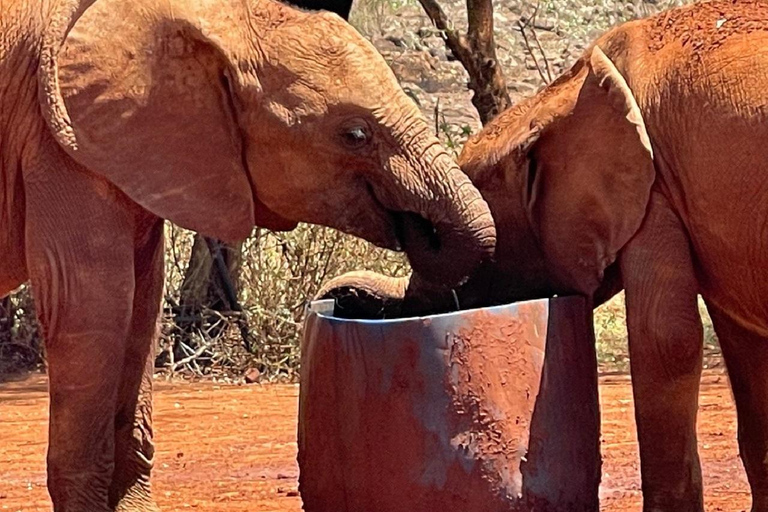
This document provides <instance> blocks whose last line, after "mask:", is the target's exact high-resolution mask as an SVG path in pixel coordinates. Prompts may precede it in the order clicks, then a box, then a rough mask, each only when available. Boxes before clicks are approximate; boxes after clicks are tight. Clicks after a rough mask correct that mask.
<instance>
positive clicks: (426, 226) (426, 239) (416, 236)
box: [389, 211, 441, 252]
mask: <svg viewBox="0 0 768 512" xmlns="http://www.w3.org/2000/svg"><path fill="white" fill-rule="evenodd" d="M389 213H390V216H391V217H392V224H393V225H394V227H395V237H396V238H397V241H398V242H399V243H400V246H401V247H407V248H410V247H414V246H419V248H420V249H423V250H428V251H431V252H438V251H440V247H441V242H440V236H439V235H438V233H437V228H436V227H435V225H434V224H432V222H430V221H429V220H428V219H425V218H424V217H422V216H421V215H419V214H417V213H412V212H394V211H390V212H389Z"/></svg>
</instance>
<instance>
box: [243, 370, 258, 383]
mask: <svg viewBox="0 0 768 512" xmlns="http://www.w3.org/2000/svg"><path fill="white" fill-rule="evenodd" d="M260 376H261V372H260V371H259V370H257V369H256V368H251V369H250V370H248V371H247V372H245V383H246V384H255V383H256V382H259V377H260Z"/></svg>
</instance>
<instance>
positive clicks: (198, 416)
mask: <svg viewBox="0 0 768 512" xmlns="http://www.w3.org/2000/svg"><path fill="white" fill-rule="evenodd" d="M157 388H158V392H157V394H156V400H155V405H156V432H157V448H158V454H157V467H156V470H155V473H154V482H155V491H156V495H157V499H158V502H159V504H160V506H161V508H162V510H164V511H168V512H170V511H183V510H188V509H197V510H205V511H206V512H218V511H220V512H225V511H226V512H246V511H247V512H253V511H260V512H267V511H273V512H299V511H300V510H301V500H300V497H299V496H298V492H297V478H298V468H297V466H296V416H297V397H298V386H296V385H263V386H261V385H251V386H235V385H217V384H213V383H195V384H190V383H186V382H182V383H170V384H169V383H165V382H159V383H158V386H157ZM601 403H602V415H603V441H602V444H603V459H604V462H603V486H602V491H601V495H602V499H601V502H602V510H603V511H610V512H619V511H621V512H624V511H627V510H629V511H632V510H638V511H639V510H640V498H641V495H640V491H639V489H640V485H639V474H638V459H637V444H636V438H635V430H634V421H633V419H632V414H633V413H632V400H631V390H630V387H629V380H628V379H627V378H626V377H607V378H606V377H604V378H602V379H601ZM47 407H48V398H47V395H46V383H45V380H44V378H43V377H41V376H39V375H35V376H32V377H29V378H27V379H24V380H20V381H17V382H11V383H6V384H0V424H1V425H2V441H1V442H0V511H6V510H7V511H12V512H16V511H23V512H47V511H50V510H51V506H50V502H49V499H48V494H47V491H46V488H45V447H46V431H47V417H48V412H47ZM700 411H701V412H700V417H699V418H700V419H699V448H700V453H701V457H702V461H703V467H704V484H705V486H706V507H707V508H706V510H707V511H709V512H712V511H727V512H735V511H743V510H748V507H749V494H748V488H747V484H746V477H745V475H744V471H743V469H742V467H741V464H740V462H739V459H738V453H737V448H736V432H735V430H736V422H735V413H734V408H733V403H732V400H731V394H730V391H729V389H728V384H727V378H726V377H725V376H724V375H722V374H718V373H714V372H709V373H708V374H707V376H706V377H705V379H704V384H703V385H702V397H701V407H700Z"/></svg>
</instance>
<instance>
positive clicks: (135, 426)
mask: <svg viewBox="0 0 768 512" xmlns="http://www.w3.org/2000/svg"><path fill="white" fill-rule="evenodd" d="M137 238H138V239H140V240H142V241H143V243H142V244H141V245H140V246H139V247H138V248H137V250H136V253H135V275H136V281H135V286H136V291H135V294H134V300H133V317H132V321H131V331H130V334H129V337H128V345H127V346H126V352H125V361H124V364H123V369H122V378H121V382H120V388H119V392H118V399H117V413H116V416H115V471H114V476H113V478H112V485H111V487H110V491H109V499H110V505H111V506H113V507H114V508H115V510H117V511H120V512H129V511H130V512H139V511H141V512H148V511H157V510H159V509H158V508H157V506H156V505H155V503H154V501H153V500H152V496H151V492H150V472H151V470H152V465H153V459H154V451H155V449H154V444H153V443H152V434H153V432H152V374H153V371H154V363H155V350H154V348H155V342H156V340H157V325H158V324H157V322H158V318H159V316H160V308H161V301H162V293H163V274H164V271H163V249H164V244H163V222H162V221H161V220H159V219H153V220H152V222H151V225H150V227H149V228H148V229H147V230H146V233H141V234H140V236H139V237H137ZM144 240H145V241H144Z"/></svg>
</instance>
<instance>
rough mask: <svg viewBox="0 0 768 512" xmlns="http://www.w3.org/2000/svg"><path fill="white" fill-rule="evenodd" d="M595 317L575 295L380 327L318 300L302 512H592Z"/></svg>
mask: <svg viewBox="0 0 768 512" xmlns="http://www.w3.org/2000/svg"><path fill="white" fill-rule="evenodd" d="M591 319H592V316H591V310H588V309H587V307H586V304H585V301H584V300H583V299H581V298H576V297H566V298H556V299H551V300H537V301H530V302H523V303H516V304H510V305H505V306H498V307H493V308H485V309H478V310H470V311H461V312H456V313H449V314H444V315H436V316H430V317H423V318H410V319H398V320H380V321H377V320H344V319H339V318H334V317H333V301H317V302H314V303H313V304H312V305H311V306H310V310H309V312H308V315H307V319H306V324H305V331H304V339H303V342H302V361H301V390H300V398H299V430H298V443H299V456H298V460H299V467H300V470H301V472H300V477H299V490H300V491H301V495H302V498H303V501H304V510H306V511H307V512H406V511H407V512H410V511H413V512H419V511H424V512H432V511H440V512H441V511H444V512H453V511H456V512H497V511H499V512H500V511H530V512H533V511H536V512H547V511H567V512H581V511H590V512H591V511H595V512H596V511H597V510H598V508H599V507H598V486H599V482H600V455H599V429H600V418H599V410H598V398H597V370H596V368H597V366H596V360H595V349H594V334H593V329H592V323H591ZM545 347H546V350H545Z"/></svg>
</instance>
